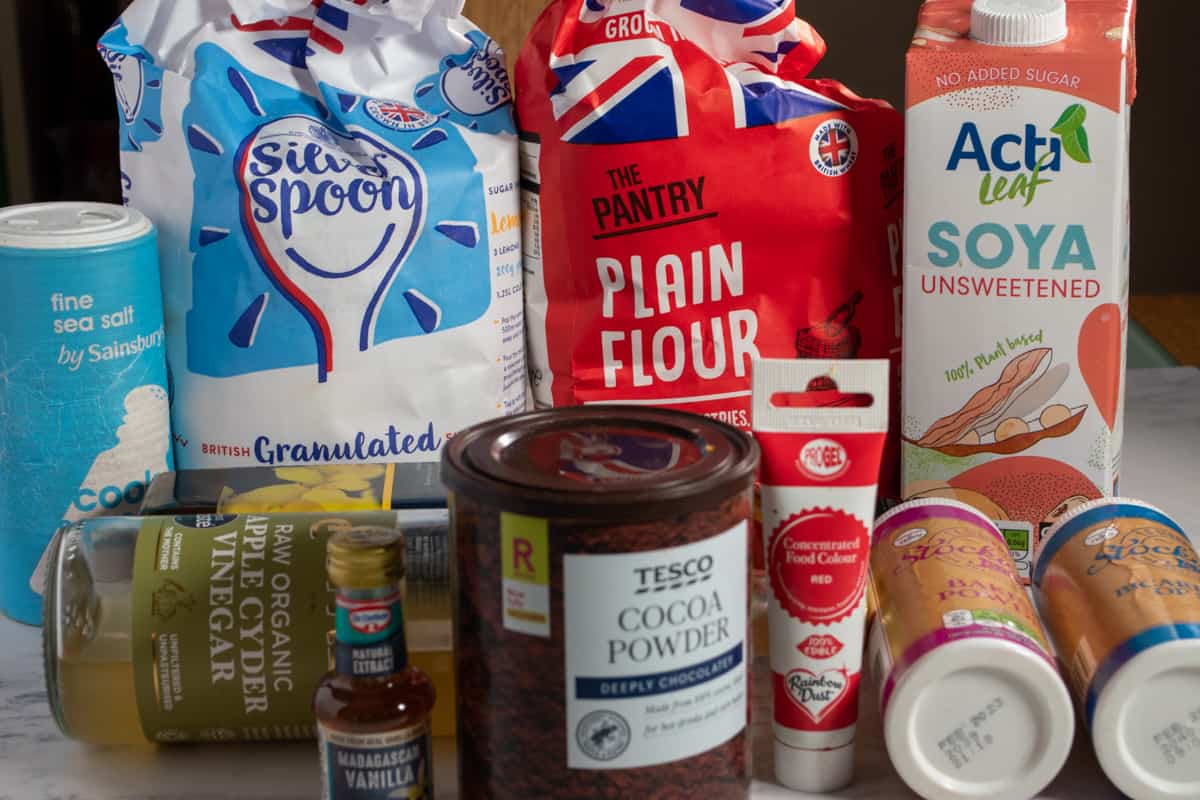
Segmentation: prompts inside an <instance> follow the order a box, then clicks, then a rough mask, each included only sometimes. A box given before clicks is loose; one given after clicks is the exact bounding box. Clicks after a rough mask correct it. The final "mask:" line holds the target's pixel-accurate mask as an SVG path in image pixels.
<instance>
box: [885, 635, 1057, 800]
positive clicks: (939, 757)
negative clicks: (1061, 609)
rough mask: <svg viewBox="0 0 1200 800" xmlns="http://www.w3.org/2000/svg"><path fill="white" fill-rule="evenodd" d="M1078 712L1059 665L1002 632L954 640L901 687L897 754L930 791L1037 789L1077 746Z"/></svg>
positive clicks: (951, 794) (890, 711)
mask: <svg viewBox="0 0 1200 800" xmlns="http://www.w3.org/2000/svg"><path fill="white" fill-rule="evenodd" d="M1074 733H1075V712H1074V708H1073V706H1072V704H1071V697H1070V695H1069V694H1068V693H1067V688H1066V686H1065V685H1064V684H1063V682H1062V679H1061V678H1060V677H1059V675H1058V671H1057V670H1056V669H1054V667H1052V666H1051V665H1050V662H1049V661H1047V660H1046V659H1044V658H1042V657H1040V656H1038V655H1037V654H1036V653H1034V652H1033V651H1032V650H1030V649H1028V648H1026V647H1022V646H1021V645H1018V644H1015V643H1013V642H1008V641H1004V640H1001V639H990V638H986V639H985V638H974V639H961V640H959V641H957V642H952V643H949V644H946V645H943V646H942V647H939V648H937V649H936V650H935V651H933V652H930V653H928V654H926V655H925V656H923V657H922V658H920V659H918V660H917V662H916V663H915V664H913V666H912V667H910V668H909V669H908V670H907V671H906V672H905V673H904V676H903V677H902V678H901V679H900V682H899V683H898V684H897V685H896V687H895V689H894V691H893V692H892V696H891V699H890V701H889V703H888V706H887V710H886V714H885V718H884V739H885V741H886V742H887V749H888V755H889V756H890V757H891V759H892V764H893V765H894V766H895V767H896V771H897V772H898V773H900V777H901V778H902V779H903V780H904V782H905V783H906V784H908V786H909V788H911V789H912V790H913V791H914V792H916V793H917V794H919V795H921V796H922V797H924V798H926V800H982V798H997V797H1004V798H1009V797H1011V798H1023V797H1034V796H1036V795H1037V794H1038V793H1039V792H1040V791H1041V790H1042V789H1044V788H1045V787H1046V785H1047V784H1049V783H1050V782H1051V781H1052V780H1054V777H1055V776H1056V775H1057V774H1058V773H1059V771H1060V770H1061V769H1062V767H1063V764H1065V763H1066V760H1067V756H1068V755H1069V754H1070V752H1071V742H1072V740H1073V738H1074Z"/></svg>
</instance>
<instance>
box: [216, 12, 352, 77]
mask: <svg viewBox="0 0 1200 800" xmlns="http://www.w3.org/2000/svg"><path fill="white" fill-rule="evenodd" d="M342 2H349V3H353V4H354V5H356V6H362V5H366V3H367V2H368V0H342ZM310 9H315V13H314V12H312V11H311V10H310V12H309V14H306V15H302V16H301V15H295V16H286V17H280V18H277V19H267V20H259V21H255V22H242V21H241V20H240V19H239V18H238V16H237V15H236V14H234V15H232V16H231V17H230V21H231V22H232V23H233V27H234V28H235V29H237V30H239V31H242V32H243V33H257V34H264V35H263V36H261V37H260V38H259V39H257V41H255V43H254V44H255V46H256V47H258V48H259V49H260V50H262V51H263V52H264V53H267V54H268V55H270V56H272V57H273V58H277V59H279V60H280V61H282V62H284V63H285V64H289V65H291V66H293V67H300V68H304V67H305V65H306V62H307V60H308V58H309V56H312V55H313V53H314V51H313V49H312V47H311V45H317V46H318V47H321V48H322V49H324V50H328V51H329V52H331V53H334V54H340V53H341V52H342V51H343V50H345V44H344V43H343V41H342V37H343V35H344V34H345V33H346V32H347V31H349V30H350V15H349V14H348V13H347V12H346V11H344V10H342V9H341V8H338V7H337V5H335V3H334V2H327V1H326V0H312V3H311V5H310Z"/></svg>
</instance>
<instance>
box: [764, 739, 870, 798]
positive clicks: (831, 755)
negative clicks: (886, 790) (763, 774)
mask: <svg viewBox="0 0 1200 800" xmlns="http://www.w3.org/2000/svg"><path fill="white" fill-rule="evenodd" d="M775 779H776V780H777V781H779V782H780V783H781V784H783V785H784V786H786V787H788V788H789V789H793V790H795V791H797V792H812V793H814V794H827V793H829V792H836V791H837V790H838V789H843V788H845V787H847V786H849V785H850V782H851V781H853V780H854V742H850V743H849V744H847V745H843V746H842V747H837V748H834V749H832V750H807V749H804V748H800V747H790V746H788V745H787V744H785V743H783V742H781V741H779V740H778V739H776V740H775Z"/></svg>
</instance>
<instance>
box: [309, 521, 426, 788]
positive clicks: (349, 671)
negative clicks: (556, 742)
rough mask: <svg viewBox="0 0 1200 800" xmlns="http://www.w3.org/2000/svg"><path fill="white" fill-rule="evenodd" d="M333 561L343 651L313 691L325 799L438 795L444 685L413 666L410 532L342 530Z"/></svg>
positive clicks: (331, 551) (332, 545)
mask: <svg viewBox="0 0 1200 800" xmlns="http://www.w3.org/2000/svg"><path fill="white" fill-rule="evenodd" d="M326 565H327V568H328V571H329V580H330V582H331V583H332V584H333V585H334V587H336V589H337V630H336V635H337V647H336V659H335V669H334V671H333V672H330V673H329V674H328V675H326V676H325V677H324V678H323V679H322V680H321V682H320V684H318V686H317V690H316V695H315V697H314V698H313V709H314V711H315V712H316V717H317V735H318V739H319V742H320V748H321V778H322V782H323V784H324V790H323V792H324V797H325V800H376V798H380V799H381V798H406V799H407V800H432V798H433V750H432V747H431V743H430V715H431V713H432V711H433V704H434V699H435V693H434V688H433V684H432V683H431V682H430V680H429V678H428V676H426V675H425V673H423V672H421V670H419V669H417V668H416V667H412V666H409V665H408V652H407V648H406V646H405V641H404V615H403V611H402V609H401V602H400V601H401V592H400V582H401V580H402V579H403V577H404V539H403V536H402V535H400V534H399V533H397V532H396V531H391V530H385V529H379V528H353V529H350V530H345V531H340V532H338V533H335V534H334V535H333V536H332V537H331V538H330V540H329V544H328V550H327V556H326Z"/></svg>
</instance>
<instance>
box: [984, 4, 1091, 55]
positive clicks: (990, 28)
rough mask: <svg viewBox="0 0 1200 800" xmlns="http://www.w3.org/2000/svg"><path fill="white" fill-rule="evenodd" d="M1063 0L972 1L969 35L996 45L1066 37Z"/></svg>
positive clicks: (1045, 42) (1034, 44)
mask: <svg viewBox="0 0 1200 800" xmlns="http://www.w3.org/2000/svg"><path fill="white" fill-rule="evenodd" d="M1067 30H1068V29H1067V4H1066V0H975V4H974V5H973V6H972V7H971V38H972V39H975V40H976V41H979V42H983V43H984V44H988V45H994V46H996V47H1043V46H1045V45H1048V44H1054V43H1055V42H1061V41H1062V40H1063V39H1065V38H1067Z"/></svg>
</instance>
